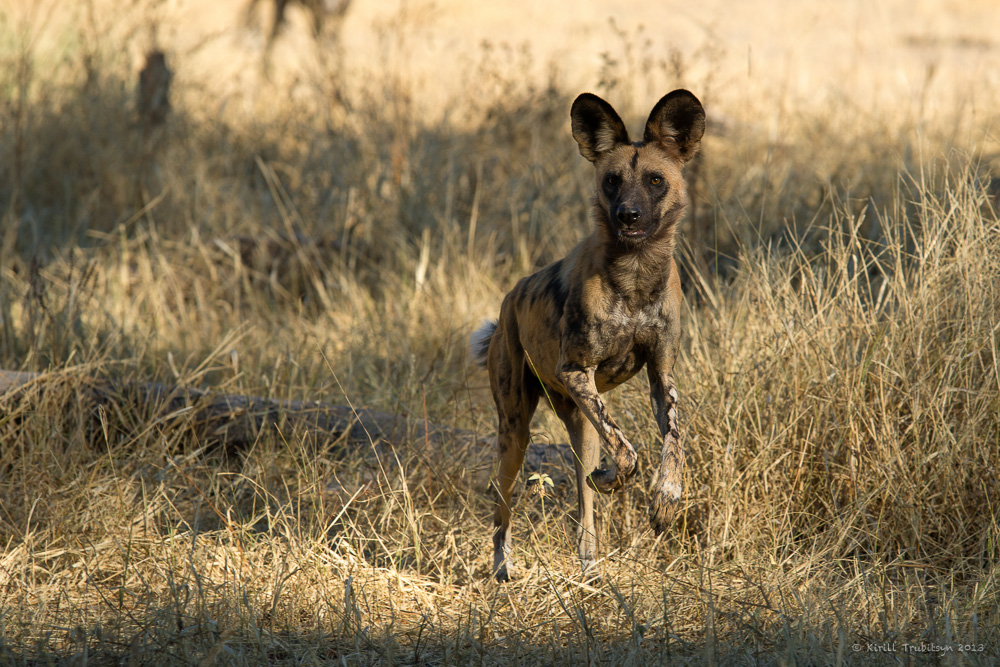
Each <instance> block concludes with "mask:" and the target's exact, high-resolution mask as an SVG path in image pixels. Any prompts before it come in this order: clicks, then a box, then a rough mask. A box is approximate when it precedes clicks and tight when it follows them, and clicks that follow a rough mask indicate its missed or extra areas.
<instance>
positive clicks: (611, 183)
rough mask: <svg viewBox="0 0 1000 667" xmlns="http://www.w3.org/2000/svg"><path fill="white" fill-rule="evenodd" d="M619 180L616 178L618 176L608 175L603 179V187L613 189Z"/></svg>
mask: <svg viewBox="0 0 1000 667" xmlns="http://www.w3.org/2000/svg"><path fill="white" fill-rule="evenodd" d="M620 180H621V179H619V178H618V175H617V174H608V175H607V176H606V177H605V178H604V184H605V185H607V186H608V187H611V188H613V187H615V186H616V185H618V183H619V181H620Z"/></svg>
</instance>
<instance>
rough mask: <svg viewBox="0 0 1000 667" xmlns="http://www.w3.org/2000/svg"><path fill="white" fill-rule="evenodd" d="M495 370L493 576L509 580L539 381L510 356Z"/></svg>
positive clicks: (520, 362)
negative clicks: (520, 479)
mask: <svg viewBox="0 0 1000 667" xmlns="http://www.w3.org/2000/svg"><path fill="white" fill-rule="evenodd" d="M497 356H498V357H500V358H498V359H497V364H496V365H495V366H494V367H493V368H491V371H492V372H491V374H490V379H491V382H492V384H493V398H494V400H495V401H496V404H497V417H498V422H499V423H498V424H497V458H498V460H499V466H498V468H499V469H498V470H497V476H496V480H495V481H494V484H495V485H496V494H497V495H496V506H495V509H494V512H493V576H494V577H496V580H497V581H509V580H510V575H509V573H508V568H507V559H508V558H509V556H510V552H511V546H510V515H511V509H510V508H511V505H510V503H511V496H512V495H513V492H514V484H515V483H516V482H517V475H518V473H519V472H520V471H521V464H522V463H524V453H525V451H526V450H527V448H528V437H529V433H530V427H531V417H532V415H533V414H534V413H535V408H536V407H537V406H538V396H539V391H538V381H537V380H536V379H535V376H534V375H532V374H530V373H529V372H528V371H527V370H526V368H525V364H524V360H523V358H521V359H519V360H518V361H514V362H511V360H510V359H509V358H508V356H507V354H506V353H504V354H501V355H497Z"/></svg>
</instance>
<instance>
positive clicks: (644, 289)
mask: <svg viewBox="0 0 1000 667" xmlns="http://www.w3.org/2000/svg"><path fill="white" fill-rule="evenodd" d="M685 208H686V206H685V205H684V204H679V205H677V206H675V207H673V208H672V209H670V210H669V211H668V213H667V215H665V216H664V218H663V220H662V221H661V222H660V226H659V228H658V229H657V230H656V231H655V232H654V233H653V235H652V236H651V237H650V238H648V239H646V240H645V241H643V242H642V243H639V244H630V243H627V242H623V241H621V240H619V239H618V238H617V237H616V236H615V234H614V232H613V231H612V230H611V226H610V225H609V224H607V222H606V218H605V219H604V220H600V221H599V224H598V226H597V229H596V230H595V232H594V236H593V239H594V241H595V242H594V243H593V247H592V250H593V251H594V252H595V254H596V257H595V259H596V260H597V264H598V266H599V267H600V270H601V272H602V273H603V274H604V275H605V276H606V277H607V280H608V282H609V284H610V285H611V287H612V288H613V289H614V290H615V292H617V293H619V294H620V295H621V296H622V297H623V300H624V301H625V302H626V303H630V304H631V303H634V304H642V303H650V302H653V301H657V302H658V301H659V300H660V299H661V298H662V297H663V295H664V294H665V293H666V291H667V284H668V282H669V279H670V274H671V267H672V265H673V262H674V247H675V245H676V243H675V240H674V234H675V231H676V229H677V223H678V222H679V221H680V219H681V217H682V216H683V214H684V209H685ZM597 213H598V215H605V216H606V215H607V213H606V212H601V211H600V210H598V211H597Z"/></svg>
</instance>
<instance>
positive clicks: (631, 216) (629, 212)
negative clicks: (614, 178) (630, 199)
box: [615, 204, 642, 225]
mask: <svg viewBox="0 0 1000 667" xmlns="http://www.w3.org/2000/svg"><path fill="white" fill-rule="evenodd" d="M615 217H617V218H618V222H619V223H621V224H623V225H632V224H635V223H637V222H639V218H641V217H642V214H641V213H640V212H639V209H637V208H636V207H635V206H632V205H630V204H621V205H619V206H618V209H617V210H616V211H615Z"/></svg>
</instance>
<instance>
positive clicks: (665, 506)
mask: <svg viewBox="0 0 1000 667" xmlns="http://www.w3.org/2000/svg"><path fill="white" fill-rule="evenodd" d="M671 365H672V364H671ZM648 373H649V390H650V391H649V393H650V402H651V403H652V404H653V414H654V415H656V423H657V425H658V426H659V427H660V433H661V434H662V436H663V452H662V455H661V458H660V468H659V472H658V473H657V476H656V481H655V487H654V488H653V501H652V505H650V508H649V523H650V525H652V527H653V531H654V532H655V533H656V534H657V535H659V534H660V533H662V532H664V531H665V530H666V529H667V525H668V524H669V523H670V521H671V520H672V519H673V517H674V513H675V512H676V511H677V505H678V503H679V502H680V499H681V490H682V487H683V475H684V448H683V447H681V435H680V431H678V430H677V388H676V386H675V385H674V376H673V374H672V373H670V372H669V371H665V370H664V369H662V368H658V367H657V365H656V364H650V367H649V369H648Z"/></svg>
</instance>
